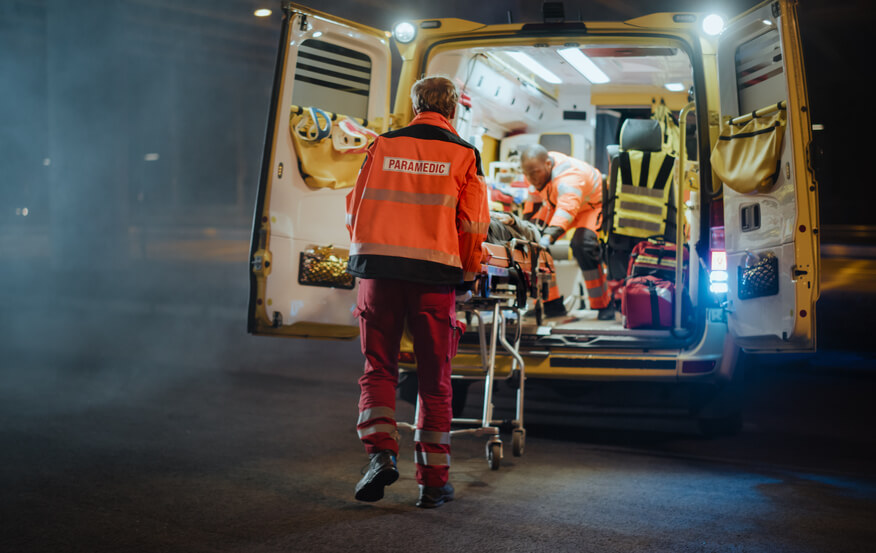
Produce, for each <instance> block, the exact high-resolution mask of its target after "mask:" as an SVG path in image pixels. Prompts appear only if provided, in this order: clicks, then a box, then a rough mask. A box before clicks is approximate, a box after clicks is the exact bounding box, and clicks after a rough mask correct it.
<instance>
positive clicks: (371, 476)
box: [356, 449, 398, 501]
mask: <svg viewBox="0 0 876 553" xmlns="http://www.w3.org/2000/svg"><path fill="white" fill-rule="evenodd" d="M395 457H396V455H395V453H394V452H392V451H390V450H388V449H387V450H384V451H381V452H380V453H372V454H371V455H370V459H371V460H370V461H369V463H368V472H366V473H365V476H363V477H362V479H361V480H359V483H358V484H356V499H358V500H359V501H378V500H380V499H383V488H385V487H386V486H389V485H390V484H392V483H393V482H395V481H396V480H398V468H396V465H395Z"/></svg>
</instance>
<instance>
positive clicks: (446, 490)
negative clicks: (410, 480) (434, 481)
mask: <svg viewBox="0 0 876 553" xmlns="http://www.w3.org/2000/svg"><path fill="white" fill-rule="evenodd" d="M448 501H453V486H452V485H451V484H450V482H448V483H446V484H444V486H442V487H440V488H430V487H428V486H424V485H422V484H420V499H418V500H417V507H422V508H423V509H434V508H435V507H440V506H442V505H444V504H445V503H446V502H448Z"/></svg>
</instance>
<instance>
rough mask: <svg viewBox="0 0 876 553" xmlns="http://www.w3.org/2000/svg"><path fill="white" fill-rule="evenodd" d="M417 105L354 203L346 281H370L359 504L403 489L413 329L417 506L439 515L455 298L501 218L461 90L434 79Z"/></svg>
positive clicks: (364, 319) (378, 148)
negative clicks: (492, 213)
mask: <svg viewBox="0 0 876 553" xmlns="http://www.w3.org/2000/svg"><path fill="white" fill-rule="evenodd" d="M411 101H412V102H413V108H414V113H415V114H416V117H414V119H413V121H411V123H410V124H409V125H408V126H407V127H404V128H402V129H398V130H394V131H390V132H388V133H385V134H383V135H381V136H379V137H377V138H376V139H375V141H374V142H373V143H372V144H371V146H370V147H369V148H368V155H367V157H366V160H365V163H364V164H363V165H362V169H361V171H360V172H359V178H358V180H357V181H356V187H355V188H354V189H353V191H352V192H351V193H350V194H349V195H348V196H347V229H348V230H349V231H350V236H351V238H352V244H351V245H350V260H349V263H348V268H347V272H349V273H350V274H352V275H354V276H357V277H359V278H360V280H359V290H358V296H357V301H356V312H357V314H358V316H359V332H360V338H361V342H362V353H363V354H364V355H365V371H364V374H363V375H362V377H361V378H360V379H359V386H360V389H361V395H360V398H359V421H358V424H357V426H356V428H357V430H358V433H359V438H360V439H361V441H362V443H363V445H364V446H365V451H366V452H367V453H368V454H369V466H368V471H367V472H366V474H365V475H364V476H363V477H362V479H361V480H360V481H359V483H358V484H357V485H356V499H358V500H360V501H377V500H379V499H382V498H383V494H384V487H385V486H388V485H390V484H392V483H393V482H395V481H396V479H398V469H397V466H396V458H397V455H398V450H399V443H398V439H399V435H398V431H397V425H396V418H395V393H396V385H397V383H398V361H399V349H400V342H401V337H402V332H403V331H404V328H405V324H407V327H408V328H409V330H410V332H411V335H412V336H413V342H414V355H415V356H416V359H417V376H418V382H419V410H418V413H419V417H418V420H417V421H416V422H417V429H416V432H415V434H414V448H415V452H414V462H415V465H416V475H417V483H418V484H419V488H420V494H419V499H418V501H417V506H418V507H438V506H440V505H442V504H443V503H444V502H446V501H450V500H451V499H453V495H454V490H453V486H452V485H451V484H450V483H449V482H448V471H449V466H450V420H451V417H452V409H451V395H452V388H451V385H450V372H451V367H450V360H451V359H452V358H453V356H454V355H455V354H456V348H457V345H458V343H459V338H460V336H461V334H462V331H461V329H460V325H459V323H457V321H456V294H457V292H458V291H460V290H464V289H466V288H470V287H471V284H472V283H473V281H474V278H475V275H476V273H477V272H478V271H479V270H480V263H481V243H482V242H483V241H484V239H486V236H487V228H488V227H489V224H490V217H489V211H488V209H487V190H486V185H485V183H484V181H483V173H482V170H481V161H480V155H479V153H478V151H477V150H476V149H475V148H474V147H473V146H472V145H470V144H469V143H467V142H465V141H464V140H462V139H461V138H460V137H459V136H458V135H457V134H456V131H455V130H454V128H453V126H452V125H451V123H450V120H452V119H453V116H454V114H455V111H456V106H457V102H458V101H459V94H458V92H457V89H456V86H455V85H454V84H453V82H452V81H450V80H449V79H446V78H443V77H429V78H425V79H422V80H419V81H417V82H416V83H414V86H413V87H412V88H411Z"/></svg>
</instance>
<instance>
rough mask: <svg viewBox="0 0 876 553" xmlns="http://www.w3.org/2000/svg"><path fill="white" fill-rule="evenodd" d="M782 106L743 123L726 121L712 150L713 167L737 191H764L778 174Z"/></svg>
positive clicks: (780, 151) (782, 124)
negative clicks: (772, 112)
mask: <svg viewBox="0 0 876 553" xmlns="http://www.w3.org/2000/svg"><path fill="white" fill-rule="evenodd" d="M784 134H785V110H784V109H780V110H778V111H777V112H776V113H775V114H773V115H771V116H763V117H753V118H752V119H751V121H749V122H748V123H746V124H745V126H743V127H739V126H738V125H731V124H730V123H729V122H725V123H724V124H722V125H721V136H719V137H718V143H717V144H715V148H714V149H713V150H712V157H711V160H712V169H713V170H714V171H715V173H716V174H717V175H718V178H720V179H721V181H722V182H723V183H724V184H726V185H727V186H729V187H730V188H732V189H733V190H735V191H736V192H739V193H740V194H752V193H767V192H769V191H770V190H771V189H772V187H773V185H774V184H775V183H776V179H777V178H778V176H779V163H780V162H781V157H782V138H783V136H784Z"/></svg>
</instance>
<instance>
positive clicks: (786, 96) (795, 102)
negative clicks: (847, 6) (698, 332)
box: [713, 0, 819, 352]
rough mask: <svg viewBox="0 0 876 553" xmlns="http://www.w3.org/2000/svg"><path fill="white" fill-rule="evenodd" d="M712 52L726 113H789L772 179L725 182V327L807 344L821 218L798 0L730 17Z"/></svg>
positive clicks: (759, 341)
mask: <svg viewBox="0 0 876 553" xmlns="http://www.w3.org/2000/svg"><path fill="white" fill-rule="evenodd" d="M717 62H718V77H719V86H720V102H721V117H722V121H726V120H727V118H736V119H734V121H735V122H737V125H738V126H744V124H745V119H751V118H752V117H753V114H752V112H755V111H757V117H756V118H757V119H760V118H761V117H767V118H768V117H770V115H771V114H775V113H778V112H780V111H781V112H783V113H784V115H785V118H786V124H785V129H784V137H783V140H782V144H781V147H780V148H779V149H778V150H777V151H778V152H779V153H778V162H777V164H775V165H773V167H774V168H775V172H773V171H770V173H773V174H775V173H777V175H775V177H774V178H775V181H774V184H772V185H771V186H767V187H761V188H760V189H759V190H755V191H743V192H740V191H738V190H735V189H734V188H731V187H730V186H728V185H727V183H726V182H725V184H724V230H725V247H726V250H727V261H728V263H727V265H728V266H727V269H728V273H729V275H728V276H729V293H728V298H727V299H728V325H729V328H730V332H731V333H732V334H733V335H734V337H735V338H736V340H737V343H738V344H739V345H740V346H742V347H743V349H745V350H746V351H764V352H766V351H771V352H776V351H810V350H813V349H814V348H815V301H816V299H817V298H818V293H819V246H818V231H819V223H818V204H817V196H816V187H815V185H816V183H815V180H814V175H813V171H812V169H811V167H810V164H809V159H808V157H809V147H810V144H811V142H812V131H811V129H812V123H811V121H810V115H809V114H810V111H809V103H808V97H807V93H806V80H805V74H804V70H803V59H802V48H801V44H800V36H799V30H798V27H797V13H796V2H795V1H793V0H779V1H771V2H767V3H764V4H761V5H760V6H757V7H755V8H753V9H752V10H749V11H748V12H746V13H745V14H743V15H742V16H740V17H738V18H736V19H735V20H733V21H732V22H731V23H730V24H729V25H728V27H727V29H726V30H725V31H724V33H723V34H722V35H721V37H720V41H719V46H718V56H717ZM779 102H784V109H780V107H779ZM746 115H748V117H746ZM748 134H752V133H748ZM722 135H723V133H722ZM713 159H714V156H713ZM774 159H775V157H774ZM726 163H727V164H731V165H732V164H733V163H736V164H737V165H738V164H742V163H749V160H748V159H739V158H738V157H737V158H736V159H735V160H734V159H731V158H728V159H726Z"/></svg>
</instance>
